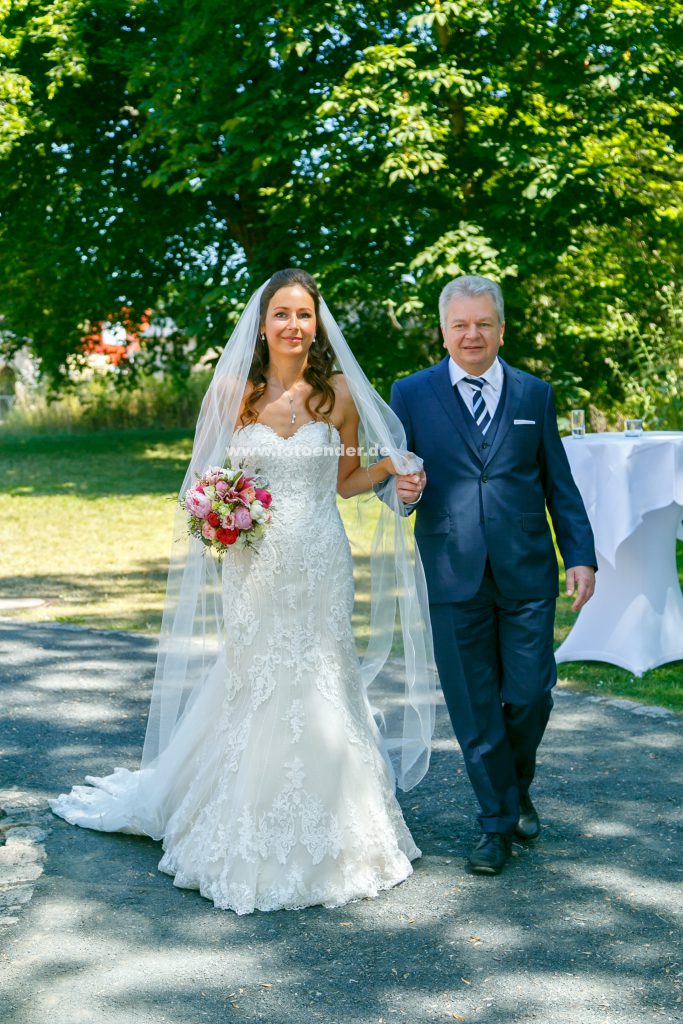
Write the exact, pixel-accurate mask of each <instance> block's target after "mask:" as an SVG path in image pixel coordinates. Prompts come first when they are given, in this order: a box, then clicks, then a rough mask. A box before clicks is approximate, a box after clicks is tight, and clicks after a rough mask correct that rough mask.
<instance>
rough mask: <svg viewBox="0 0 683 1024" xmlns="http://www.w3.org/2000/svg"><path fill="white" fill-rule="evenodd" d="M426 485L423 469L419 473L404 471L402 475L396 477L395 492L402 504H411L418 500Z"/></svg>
mask: <svg viewBox="0 0 683 1024" xmlns="http://www.w3.org/2000/svg"><path fill="white" fill-rule="evenodd" d="M426 485H427V476H426V474H425V471H424V469H421V470H420V472H419V473H406V474H405V475H404V476H397V477H396V493H397V494H398V496H399V498H400V499H401V501H402V502H403V504H404V505H412V504H413V503H414V502H416V501H419V500H420V497H421V496H422V492H423V491H424V489H425V487H426Z"/></svg>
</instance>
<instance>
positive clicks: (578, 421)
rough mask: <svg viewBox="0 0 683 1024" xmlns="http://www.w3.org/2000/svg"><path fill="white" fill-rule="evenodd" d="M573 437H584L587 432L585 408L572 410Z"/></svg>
mask: <svg viewBox="0 0 683 1024" xmlns="http://www.w3.org/2000/svg"><path fill="white" fill-rule="evenodd" d="M571 424H572V437H583V435H584V434H585V433H586V414H585V412H584V411H583V409H572V411H571Z"/></svg>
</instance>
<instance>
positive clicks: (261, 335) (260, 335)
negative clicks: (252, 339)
mask: <svg viewBox="0 0 683 1024" xmlns="http://www.w3.org/2000/svg"><path fill="white" fill-rule="evenodd" d="M258 340H259V341H265V340H266V336H265V334H263V333H261V334H259V336H258Z"/></svg>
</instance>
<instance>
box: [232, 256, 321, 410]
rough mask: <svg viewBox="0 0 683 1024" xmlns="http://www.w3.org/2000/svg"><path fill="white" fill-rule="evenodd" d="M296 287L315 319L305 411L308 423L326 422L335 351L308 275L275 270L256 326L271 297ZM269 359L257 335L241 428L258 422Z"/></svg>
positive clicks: (299, 272) (302, 271)
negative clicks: (303, 291) (308, 298)
mask: <svg viewBox="0 0 683 1024" xmlns="http://www.w3.org/2000/svg"><path fill="white" fill-rule="evenodd" d="M297 284H298V285H299V286H300V287H301V288H305V289H306V291H307V292H308V294H309V295H310V296H311V298H312V299H313V306H314V308H315V319H316V330H315V343H314V344H313V345H311V347H310V348H309V350H308V362H307V365H306V369H305V370H304V380H305V381H306V383H307V384H310V385H311V389H312V390H311V393H310V395H309V396H308V398H307V399H306V411H307V412H308V414H309V415H310V417H311V419H317V418H322V419H324V420H327V419H328V418H329V415H330V413H331V412H332V410H333V409H334V388H333V387H332V384H331V379H332V375H333V374H334V372H335V369H334V350H333V348H332V346H331V344H330V339H329V338H328V336H327V331H326V330H325V326H324V324H323V322H322V318H321V316H320V292H319V291H318V286H317V284H316V283H315V281H314V280H313V278H312V277H311V275H310V274H307V273H306V271H305V270H298V269H297V268H296V267H290V268H288V269H287V270H278V271H277V273H275V274H273V276H272V277H271V279H270V280H269V281H268V284H267V285H266V286H265V288H264V289H263V293H262V295H261V305H260V309H259V323H260V325H261V326H262V325H263V323H264V321H265V319H266V313H267V312H268V306H269V304H270V300H271V299H272V297H273V295H275V293H276V292H277V291H279V290H280V288H291V287H292V286H293V285H297ZM268 359H269V355H268V342H267V341H266V340H265V338H263V337H262V335H261V332H260V331H259V336H258V338H257V339H256V347H255V348H254V358H253V359H252V361H251V368H250V370H249V375H248V378H247V379H248V381H249V383H250V384H251V385H252V390H251V393H250V394H249V396H248V398H247V399H246V400H245V403H244V408H243V409H242V417H241V420H242V423H243V424H244V425H246V424H247V423H255V422H256V420H257V419H258V411H257V410H256V408H255V406H256V403H257V402H258V400H259V398H261V397H262V395H263V393H264V392H265V390H266V385H267V380H266V370H267V368H268ZM314 398H315V399H316V405H315V408H313V407H312V406H311V401H312V400H313V399H314Z"/></svg>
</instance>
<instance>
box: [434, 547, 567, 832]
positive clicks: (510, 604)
mask: <svg viewBox="0 0 683 1024" xmlns="http://www.w3.org/2000/svg"><path fill="white" fill-rule="evenodd" d="M430 614H431V618H432V629H433V633H434V652H435V656H436V665H437V669H438V671H439V678H440V681H441V688H442V690H443V694H444V697H445V699H446V705H447V707H448V712H449V715H450V718H451V722H452V723H453V730H454V732H455V735H456V737H457V739H458V743H459V744H460V747H461V749H462V753H463V757H464V759H465V766H466V768H467V773H468V775H469V778H470V782H471V783H472V787H473V789H474V792H475V795H476V797H477V800H478V801H479V805H480V808H481V813H480V815H479V822H480V824H481V828H482V831H483V832H503V833H508V834H509V833H511V832H512V831H513V830H514V827H515V825H516V824H517V821H518V819H519V798H520V795H524V794H525V793H526V792H527V791H528V789H529V786H530V785H531V782H532V780H533V778H534V773H535V770H536V751H537V749H538V746H539V744H540V742H541V739H542V738H543V733H544V731H545V727H546V725H547V724H548V718H549V716H550V711H551V708H552V706H553V699H552V693H551V691H552V687H553V686H554V685H555V682H556V679H557V670H556V666H555V658H554V655H553V624H554V618H555V600H554V599H546V600H536V601H517V600H513V599H511V598H508V597H504V596H503V595H502V594H501V593H500V591H499V589H498V587H497V585H496V581H495V579H494V577H493V574H492V572H491V569H490V566H489V564H488V562H487V566H486V571H485V573H484V578H483V580H482V583H481V586H480V587H479V590H478V592H477V593H476V594H475V595H474V597H472V598H470V599H469V600H467V601H459V602H455V603H451V604H432V605H430Z"/></svg>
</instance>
